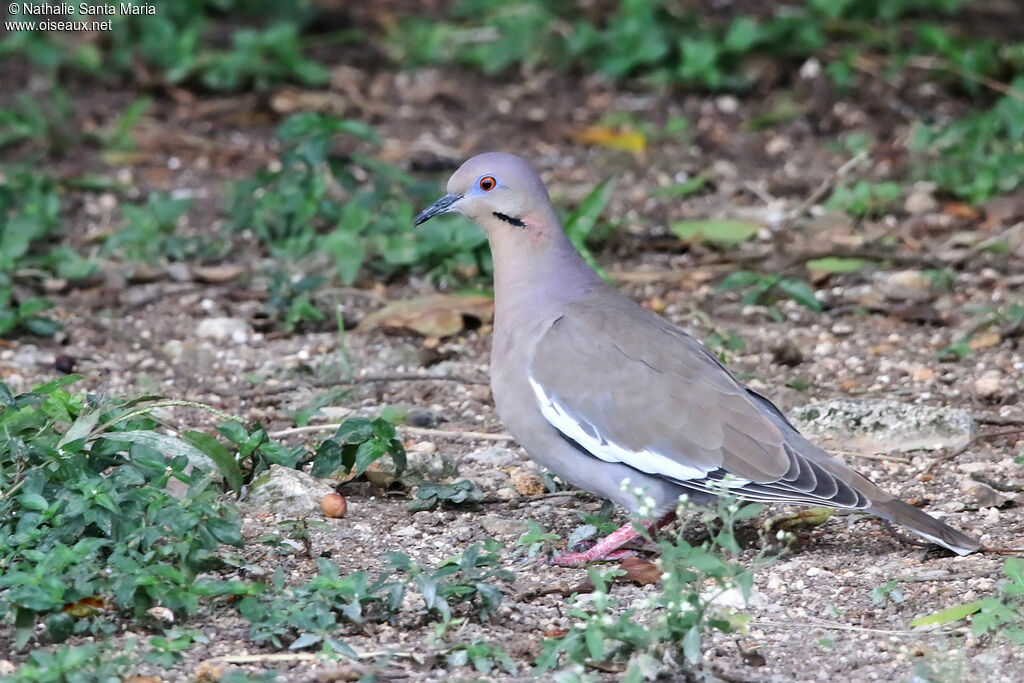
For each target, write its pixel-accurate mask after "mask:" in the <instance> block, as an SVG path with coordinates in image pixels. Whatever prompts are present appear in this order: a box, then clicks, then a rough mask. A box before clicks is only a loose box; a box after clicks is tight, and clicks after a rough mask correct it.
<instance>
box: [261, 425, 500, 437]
mask: <svg viewBox="0 0 1024 683" xmlns="http://www.w3.org/2000/svg"><path fill="white" fill-rule="evenodd" d="M340 426H341V423H340V422H332V423H329V424H322V425H306V426H305V427H289V428H288V429H281V430H278V431H276V432H270V434H269V435H268V436H270V437H271V438H274V439H278V438H281V437H282V436H292V435H293V434H307V433H311V432H330V431H334V430H335V429H337V428H338V427H340ZM396 429H398V431H400V432H405V433H406V434H415V435H417V436H432V437H435V438H439V439H468V440H471V441H513V440H514V439H513V438H512V437H511V436H510V435H508V434H496V433H494V432H473V431H463V430H459V429H428V428H426V427H410V426H408V425H396Z"/></svg>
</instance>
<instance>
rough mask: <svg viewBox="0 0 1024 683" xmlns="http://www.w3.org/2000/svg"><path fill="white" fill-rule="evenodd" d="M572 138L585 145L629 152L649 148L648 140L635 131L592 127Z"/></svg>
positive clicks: (573, 135) (576, 133)
mask: <svg viewBox="0 0 1024 683" xmlns="http://www.w3.org/2000/svg"><path fill="white" fill-rule="evenodd" d="M572 138H573V139H574V140H576V141H577V142H582V143H583V144H585V145H597V146H598V147H608V148H611V149H622V150H625V151H627V152H642V151H644V149H646V147H647V138H646V137H644V134H643V133H639V132H637V131H635V130H625V131H618V130H615V129H614V128H609V127H608V126H590V127H589V128H584V129H583V130H580V131H576V132H575V133H573V134H572Z"/></svg>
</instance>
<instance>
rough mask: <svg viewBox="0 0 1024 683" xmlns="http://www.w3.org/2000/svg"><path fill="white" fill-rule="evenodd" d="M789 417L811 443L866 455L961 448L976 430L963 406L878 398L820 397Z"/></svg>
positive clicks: (968, 441)
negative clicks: (824, 443) (823, 399)
mask: <svg viewBox="0 0 1024 683" xmlns="http://www.w3.org/2000/svg"><path fill="white" fill-rule="evenodd" d="M789 417H790V419H791V420H792V422H793V424H794V425H795V426H796V428H797V429H799V430H800V431H801V432H803V433H804V435H805V436H807V438H809V439H811V440H812V441H819V440H820V441H824V442H832V443H834V444H836V446H837V447H840V448H842V450H844V451H864V452H868V453H888V452H890V451H913V450H920V449H923V450H935V449H938V448H963V447H965V446H967V444H968V443H970V441H971V439H972V438H973V437H974V428H975V427H974V420H973V419H972V418H971V415H970V413H968V412H967V411H966V410H961V409H958V408H933V407H931V406H921V405H914V404H911V403H899V402H897V401H882V400H863V401H853V400H848V399H835V400H831V401H820V402H816V403H811V404H808V405H805V406H801V407H799V408H796V409H794V410H793V411H792V413H791V414H790V415H789Z"/></svg>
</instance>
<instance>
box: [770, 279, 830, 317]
mask: <svg viewBox="0 0 1024 683" xmlns="http://www.w3.org/2000/svg"><path fill="white" fill-rule="evenodd" d="M776 284H777V286H778V288H779V289H781V290H782V291H783V292H785V293H786V294H788V295H789V296H790V298H792V299H793V301H795V302H797V303H798V304H800V305H801V306H803V307H804V308H809V309H810V310H812V311H815V312H816V313H821V310H822V309H821V302H820V301H818V299H817V297H815V296H814V290H813V289H811V287H810V285H808V284H807V283H806V282H804V281H803V280H793V279H791V278H782V279H781V280H779V281H778V283H776Z"/></svg>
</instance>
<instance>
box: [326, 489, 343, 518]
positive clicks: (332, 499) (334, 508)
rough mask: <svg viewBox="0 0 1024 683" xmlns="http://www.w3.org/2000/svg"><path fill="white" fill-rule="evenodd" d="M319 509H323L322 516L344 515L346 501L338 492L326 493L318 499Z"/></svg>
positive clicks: (335, 516)
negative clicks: (321, 498)
mask: <svg viewBox="0 0 1024 683" xmlns="http://www.w3.org/2000/svg"><path fill="white" fill-rule="evenodd" d="M320 509H321V510H323V512H324V517H334V518H337V517H344V516H345V513H346V512H348V502H347V501H346V500H345V497H344V496H342V495H340V494H338V493H328V494H327V495H326V496H324V498H323V500H321V501H320Z"/></svg>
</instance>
